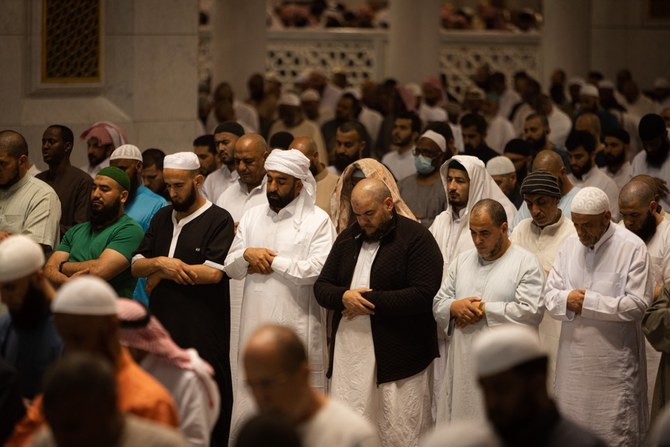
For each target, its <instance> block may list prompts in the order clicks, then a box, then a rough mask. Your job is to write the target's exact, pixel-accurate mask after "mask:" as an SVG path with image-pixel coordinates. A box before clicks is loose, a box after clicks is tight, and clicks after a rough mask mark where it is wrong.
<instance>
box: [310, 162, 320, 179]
mask: <svg viewBox="0 0 670 447" xmlns="http://www.w3.org/2000/svg"><path fill="white" fill-rule="evenodd" d="M309 172H311V173H312V175H313V176H314V177H316V174H318V172H316V165H315V164H314V162H312V163H310V164H309Z"/></svg>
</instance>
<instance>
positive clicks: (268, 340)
mask: <svg viewBox="0 0 670 447" xmlns="http://www.w3.org/2000/svg"><path fill="white" fill-rule="evenodd" d="M244 357H245V359H247V358H249V357H257V358H259V357H263V358H266V359H275V360H277V361H278V362H279V363H280V364H281V366H282V369H283V371H285V372H293V371H295V370H297V369H298V368H299V367H300V366H302V365H304V364H305V363H306V362H307V353H306V351H305V347H304V346H303V344H302V342H301V341H300V339H299V338H298V336H297V335H296V334H295V332H294V331H293V330H292V329H290V328H288V327H286V326H280V325H277V324H268V325H264V326H261V327H260V328H258V329H257V330H256V331H255V332H254V333H253V334H252V335H251V338H250V339H249V342H248V343H247V346H246V349H245V351H244Z"/></svg>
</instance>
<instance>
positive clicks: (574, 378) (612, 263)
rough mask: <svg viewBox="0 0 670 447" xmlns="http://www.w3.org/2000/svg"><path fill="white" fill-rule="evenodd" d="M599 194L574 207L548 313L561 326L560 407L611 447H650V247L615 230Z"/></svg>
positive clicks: (587, 192)
mask: <svg viewBox="0 0 670 447" xmlns="http://www.w3.org/2000/svg"><path fill="white" fill-rule="evenodd" d="M610 218H611V213H610V211H609V200H608V198H607V195H606V194H605V193H604V192H603V191H602V190H601V189H598V188H595V187H586V188H584V189H582V190H580V191H579V192H578V193H577V195H576V196H575V198H574V200H573V201H572V221H573V223H574V225H575V230H576V231H577V235H576V236H570V237H569V238H568V239H567V240H566V241H565V243H564V244H563V246H562V247H561V249H560V250H559V252H558V254H557V255H556V259H555V261H554V266H553V268H552V270H551V272H550V273H549V277H548V279H547V284H546V287H545V306H546V308H547V311H549V313H550V314H551V316H552V317H554V318H556V319H558V320H561V321H562V325H561V338H560V341H559V345H558V358H557V360H556V381H555V386H554V391H555V396H556V400H557V402H558V405H559V407H560V408H561V411H562V412H563V413H564V414H565V415H566V416H568V417H570V418H572V419H573V420H576V421H579V422H580V423H581V424H582V425H584V426H585V427H588V428H589V429H591V430H593V431H594V432H595V433H596V434H598V435H599V436H601V437H602V438H603V439H605V441H607V444H608V445H631V446H633V445H643V444H644V437H645V434H646V431H647V428H648V423H649V418H648V415H649V408H648V406H647V376H646V367H645V366H646V363H645V352H644V341H643V336H642V329H641V327H640V322H641V320H642V317H643V315H644V311H645V309H646V308H647V306H648V305H649V303H650V302H651V297H652V289H653V281H652V275H651V273H650V261H649V255H648V253H647V247H646V246H645V245H644V242H643V241H642V240H641V239H640V238H639V237H637V236H636V235H634V234H633V233H631V232H630V231H628V230H627V229H625V228H624V227H623V226H621V225H615V224H613V223H611V222H610Z"/></svg>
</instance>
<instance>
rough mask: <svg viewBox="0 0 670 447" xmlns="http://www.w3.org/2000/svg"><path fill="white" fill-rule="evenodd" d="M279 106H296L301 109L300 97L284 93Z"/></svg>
mask: <svg viewBox="0 0 670 447" xmlns="http://www.w3.org/2000/svg"><path fill="white" fill-rule="evenodd" d="M278 104H279V105H280V106H282V105H284V106H294V107H300V98H298V95H296V94H295V93H284V94H282V95H281V97H280V98H279V102H278Z"/></svg>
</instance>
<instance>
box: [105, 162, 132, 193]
mask: <svg viewBox="0 0 670 447" xmlns="http://www.w3.org/2000/svg"><path fill="white" fill-rule="evenodd" d="M97 175H102V176H104V177H109V178H111V179H112V180H114V181H116V183H118V184H119V185H121V187H122V188H123V189H124V190H126V191H130V179H129V178H128V174H126V172H125V171H124V170H123V169H119V168H115V167H114V166H107V167H106V168H102V169H101V170H100V172H98V174H97Z"/></svg>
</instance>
